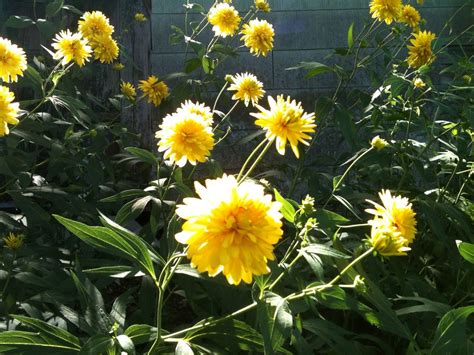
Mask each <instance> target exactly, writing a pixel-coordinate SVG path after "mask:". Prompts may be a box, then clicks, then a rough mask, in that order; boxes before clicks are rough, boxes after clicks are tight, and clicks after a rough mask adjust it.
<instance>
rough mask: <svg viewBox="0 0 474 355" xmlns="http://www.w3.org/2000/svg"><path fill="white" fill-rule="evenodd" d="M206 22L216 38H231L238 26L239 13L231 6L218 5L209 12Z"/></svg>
mask: <svg viewBox="0 0 474 355" xmlns="http://www.w3.org/2000/svg"><path fill="white" fill-rule="evenodd" d="M208 20H209V23H210V24H211V25H213V27H212V30H213V31H214V33H215V34H216V36H221V37H227V36H233V35H234V34H235V31H237V30H238V28H239V24H240V21H241V19H240V16H239V12H238V11H237V10H236V9H235V8H234V7H233V6H231V5H229V4H226V3H219V4H217V5H215V6H214V7H212V8H211V9H210V10H209V15H208Z"/></svg>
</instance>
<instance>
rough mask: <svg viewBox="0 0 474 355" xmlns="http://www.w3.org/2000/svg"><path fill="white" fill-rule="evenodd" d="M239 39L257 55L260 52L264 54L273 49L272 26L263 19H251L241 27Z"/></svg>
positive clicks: (273, 33) (273, 34) (273, 32)
mask: <svg viewBox="0 0 474 355" xmlns="http://www.w3.org/2000/svg"><path fill="white" fill-rule="evenodd" d="M241 34H242V35H243V36H242V38H241V40H242V41H244V43H245V46H246V47H247V48H249V49H250V53H254V54H255V55H256V56H257V57H258V56H259V55H260V54H261V55H263V56H266V55H267V54H268V52H270V51H271V50H272V49H273V37H274V36H275V31H274V30H273V26H272V25H271V24H270V23H268V22H267V21H265V20H259V19H255V20H251V21H249V23H248V24H245V25H244V26H243V27H242V31H241Z"/></svg>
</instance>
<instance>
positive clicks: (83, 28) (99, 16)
mask: <svg viewBox="0 0 474 355" xmlns="http://www.w3.org/2000/svg"><path fill="white" fill-rule="evenodd" d="M79 32H80V33H81V34H82V36H83V37H84V38H86V39H88V40H89V41H90V42H93V41H95V40H97V39H98V38H103V37H107V36H111V35H112V33H113V32H114V26H112V25H110V23H109V19H108V18H107V17H106V16H105V15H104V14H103V13H102V12H100V11H92V12H85V13H84V15H82V17H81V19H80V20H79Z"/></svg>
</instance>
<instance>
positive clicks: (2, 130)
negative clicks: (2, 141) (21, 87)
mask: <svg viewBox="0 0 474 355" xmlns="http://www.w3.org/2000/svg"><path fill="white" fill-rule="evenodd" d="M13 100H15V95H14V94H13V93H12V92H11V91H10V90H9V89H8V88H7V87H6V86H2V85H0V137H3V136H5V135H7V134H9V133H10V130H9V129H8V125H9V124H11V125H17V124H18V122H19V121H18V119H17V116H18V111H19V110H20V108H19V106H20V105H19V104H18V103H17V102H13Z"/></svg>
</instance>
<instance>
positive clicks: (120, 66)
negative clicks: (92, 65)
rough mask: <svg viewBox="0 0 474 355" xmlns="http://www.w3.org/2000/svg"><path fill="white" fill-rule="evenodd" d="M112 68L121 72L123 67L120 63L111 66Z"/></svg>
mask: <svg viewBox="0 0 474 355" xmlns="http://www.w3.org/2000/svg"><path fill="white" fill-rule="evenodd" d="M112 68H114V69H115V70H117V71H121V70H123V69H124V68H125V65H123V64H122V63H114V65H112Z"/></svg>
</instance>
